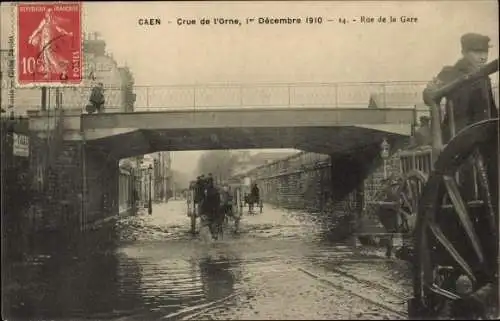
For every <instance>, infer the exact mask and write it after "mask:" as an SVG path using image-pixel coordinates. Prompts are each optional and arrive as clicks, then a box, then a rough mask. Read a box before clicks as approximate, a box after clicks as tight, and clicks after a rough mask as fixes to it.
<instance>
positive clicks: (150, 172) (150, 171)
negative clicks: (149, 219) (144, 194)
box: [148, 164, 153, 215]
mask: <svg viewBox="0 0 500 321" xmlns="http://www.w3.org/2000/svg"><path fill="white" fill-rule="evenodd" d="M148 169H149V200H148V214H149V215H152V214H153V202H152V200H151V185H152V181H153V179H152V172H153V166H152V165H151V164H149V168H148Z"/></svg>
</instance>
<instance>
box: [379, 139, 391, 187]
mask: <svg viewBox="0 0 500 321" xmlns="http://www.w3.org/2000/svg"><path fill="white" fill-rule="evenodd" d="M380 147H381V149H382V150H381V156H382V159H383V160H384V179H387V158H389V148H390V147H391V145H389V143H388V142H387V139H385V138H384V141H383V142H382V144H381V145H380Z"/></svg>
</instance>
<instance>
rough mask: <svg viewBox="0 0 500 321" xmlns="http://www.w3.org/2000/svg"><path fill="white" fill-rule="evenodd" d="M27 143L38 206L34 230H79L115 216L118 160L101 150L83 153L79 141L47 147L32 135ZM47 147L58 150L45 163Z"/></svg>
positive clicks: (64, 142) (86, 150) (87, 149)
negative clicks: (29, 143)
mask: <svg viewBox="0 0 500 321" xmlns="http://www.w3.org/2000/svg"><path fill="white" fill-rule="evenodd" d="M31 141H32V144H31V155H32V156H31V168H32V170H31V174H32V177H33V184H34V186H35V189H36V191H37V194H38V197H37V198H38V204H39V206H38V209H37V211H38V213H37V214H35V215H34V216H35V217H36V219H35V220H36V222H35V226H36V229H37V230H61V228H63V229H69V230H80V229H81V228H85V227H86V226H87V225H88V224H90V223H93V222H96V221H98V220H102V219H105V218H107V217H110V216H113V215H117V214H118V177H119V168H118V160H116V159H112V158H109V157H108V156H107V155H108V154H107V153H106V152H105V151H98V150H95V149H90V148H86V149H85V150H84V145H83V143H82V142H81V141H63V142H62V143H61V145H60V146H49V145H50V144H47V142H46V139H44V138H40V137H38V136H36V135H34V134H33V135H32V139H31ZM49 148H59V150H58V151H57V153H56V156H55V157H54V159H53V160H52V161H51V162H50V163H47V161H46V156H47V154H48V153H49ZM84 158H85V164H83V161H82V160H83V159H84ZM84 173H85V174H86V177H87V178H86V180H84V179H83V177H84ZM42 209H43V210H42Z"/></svg>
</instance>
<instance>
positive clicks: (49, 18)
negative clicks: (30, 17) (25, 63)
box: [28, 8, 73, 79]
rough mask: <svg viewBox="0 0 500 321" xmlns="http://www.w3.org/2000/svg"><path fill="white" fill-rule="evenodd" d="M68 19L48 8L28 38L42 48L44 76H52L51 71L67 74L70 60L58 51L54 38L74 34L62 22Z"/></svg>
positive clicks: (47, 77) (31, 42) (41, 56)
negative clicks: (58, 15) (56, 14)
mask: <svg viewBox="0 0 500 321" xmlns="http://www.w3.org/2000/svg"><path fill="white" fill-rule="evenodd" d="M64 21H66V19H62V18H60V17H57V16H55V15H54V13H53V11H52V9H50V8H49V9H47V11H46V12H45V17H44V18H43V19H42V21H40V24H39V25H38V27H37V28H36V29H35V30H34V31H33V33H32V34H31V36H30V37H29V39H28V42H29V43H30V44H31V45H33V46H37V47H38V48H39V49H40V50H39V51H40V58H41V61H42V68H43V70H41V71H42V72H43V73H45V76H44V78H45V79H49V78H51V77H50V75H51V73H56V74H58V75H63V74H66V69H67V67H68V64H69V62H68V60H66V59H64V58H63V57H62V56H60V55H59V54H57V53H56V51H55V50H54V49H55V48H53V44H54V40H55V39H57V38H58V37H59V35H64V36H72V35H73V33H72V32H68V31H66V30H64V29H63V28H62V27H61V26H60V24H61V23H62V22H64Z"/></svg>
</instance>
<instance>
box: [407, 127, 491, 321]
mask: <svg viewBox="0 0 500 321" xmlns="http://www.w3.org/2000/svg"><path fill="white" fill-rule="evenodd" d="M472 165H474V168H475V169H476V174H475V175H472V171H469V173H468V174H467V176H466V174H465V173H466V172H465V170H466V169H467V168H468V169H470V170H471V169H472V168H473V167H472ZM457 173H459V175H457ZM460 176H461V178H460ZM457 177H458V179H457ZM464 177H467V179H466V178H464ZM472 178H474V179H472ZM498 179H499V177H498V119H493V120H486V121H482V122H479V123H476V124H474V125H472V126H469V127H467V128H466V129H464V130H462V131H461V132H460V133H458V135H457V136H455V137H454V138H453V140H452V141H450V142H449V144H448V145H447V146H446V148H445V149H444V150H443V151H442V153H441V155H440V156H439V158H438V160H437V162H436V163H435V166H434V171H433V172H432V174H431V176H430V177H429V181H428V183H427V185H426V186H425V189H424V191H423V194H422V199H421V202H420V204H419V212H418V220H417V227H416V230H415V237H416V251H415V254H416V257H415V259H416V260H415V269H414V271H415V272H414V283H413V287H414V295H415V299H414V300H413V301H412V308H411V309H410V310H409V313H412V312H413V311H418V314H419V315H417V316H411V315H410V317H411V318H412V317H417V318H447V319H449V318H457V317H459V318H476V319H477V318H481V319H490V318H495V317H496V316H497V311H498V310H497V307H498V304H497V302H498V300H497V296H498V291H497V289H498V197H496V195H498ZM476 183H477V185H476ZM476 186H477V188H475V187H476ZM471 194H473V195H471Z"/></svg>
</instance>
